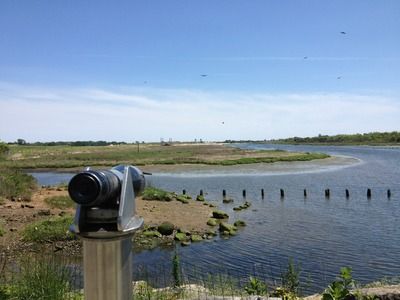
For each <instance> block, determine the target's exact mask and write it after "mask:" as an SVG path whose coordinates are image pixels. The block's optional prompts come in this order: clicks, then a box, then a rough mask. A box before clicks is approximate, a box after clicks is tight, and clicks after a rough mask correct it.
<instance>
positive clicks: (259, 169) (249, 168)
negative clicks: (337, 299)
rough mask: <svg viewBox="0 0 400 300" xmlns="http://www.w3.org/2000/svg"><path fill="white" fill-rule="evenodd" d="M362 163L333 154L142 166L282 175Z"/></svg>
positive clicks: (163, 171) (161, 170) (171, 171)
mask: <svg viewBox="0 0 400 300" xmlns="http://www.w3.org/2000/svg"><path fill="white" fill-rule="evenodd" d="M360 163H362V162H361V161H360V160H359V159H357V158H354V157H348V156H331V157H329V158H325V159H316V160H311V161H293V162H275V163H258V164H243V165H234V166H216V165H201V164H198V165H193V164H179V165H146V166H143V167H141V169H142V170H143V171H145V172H151V173H152V174H153V175H161V176H163V175H168V176H170V175H172V176H174V175H175V176H198V175H203V176H206V175H208V176H218V175H246V174H248V175H282V174H298V173H314V172H325V171H333V170H337V169H341V168H346V167H351V166H354V165H357V164H360Z"/></svg>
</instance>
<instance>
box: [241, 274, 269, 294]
mask: <svg viewBox="0 0 400 300" xmlns="http://www.w3.org/2000/svg"><path fill="white" fill-rule="evenodd" d="M244 290H245V291H246V292H247V293H248V294H249V295H265V294H266V293H267V286H266V284H265V283H264V282H262V281H261V280H260V279H258V278H257V277H253V276H250V278H249V281H248V282H247V284H246V285H245V287H244Z"/></svg>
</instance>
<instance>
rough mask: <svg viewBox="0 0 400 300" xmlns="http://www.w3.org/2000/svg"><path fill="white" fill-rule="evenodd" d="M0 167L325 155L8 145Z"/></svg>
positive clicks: (187, 147)
mask: <svg viewBox="0 0 400 300" xmlns="http://www.w3.org/2000/svg"><path fill="white" fill-rule="evenodd" d="M7 147H8V148H9V150H8V151H7V154H6V155H5V157H4V158H3V159H1V160H0V167H3V168H4V167H8V168H14V169H36V168H77V167H79V168H81V167H83V166H114V165H116V164H132V165H139V166H144V165H174V164H205V165H237V164H251V163H273V162H277V161H306V160H313V159H321V158H326V157H327V155H325V154H320V153H295V152H286V151H276V150H244V149H238V148H234V147H227V146H224V145H222V144H174V145H170V146H163V145H160V144H120V145H109V146H69V145H61V146H60V145H59V146H42V145H40V146H36V145H27V144H20V145H18V144H17V145H8V146H7Z"/></svg>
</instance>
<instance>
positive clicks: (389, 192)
mask: <svg viewBox="0 0 400 300" xmlns="http://www.w3.org/2000/svg"><path fill="white" fill-rule="evenodd" d="M387 197H388V199H390V197H392V192H391V191H390V189H389V190H387Z"/></svg>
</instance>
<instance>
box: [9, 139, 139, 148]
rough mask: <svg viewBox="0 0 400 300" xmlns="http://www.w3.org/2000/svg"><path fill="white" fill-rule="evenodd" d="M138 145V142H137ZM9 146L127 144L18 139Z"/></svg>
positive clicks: (118, 143)
mask: <svg viewBox="0 0 400 300" xmlns="http://www.w3.org/2000/svg"><path fill="white" fill-rule="evenodd" d="M136 143H138V142H136ZM8 144H9V145H13V144H15V145H30V146H109V145H127V143H126V142H115V141H112V142H106V141H75V142H63V141H58V142H34V143H28V142H26V141H25V140H22V139H18V140H17V141H16V142H15V143H8Z"/></svg>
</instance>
